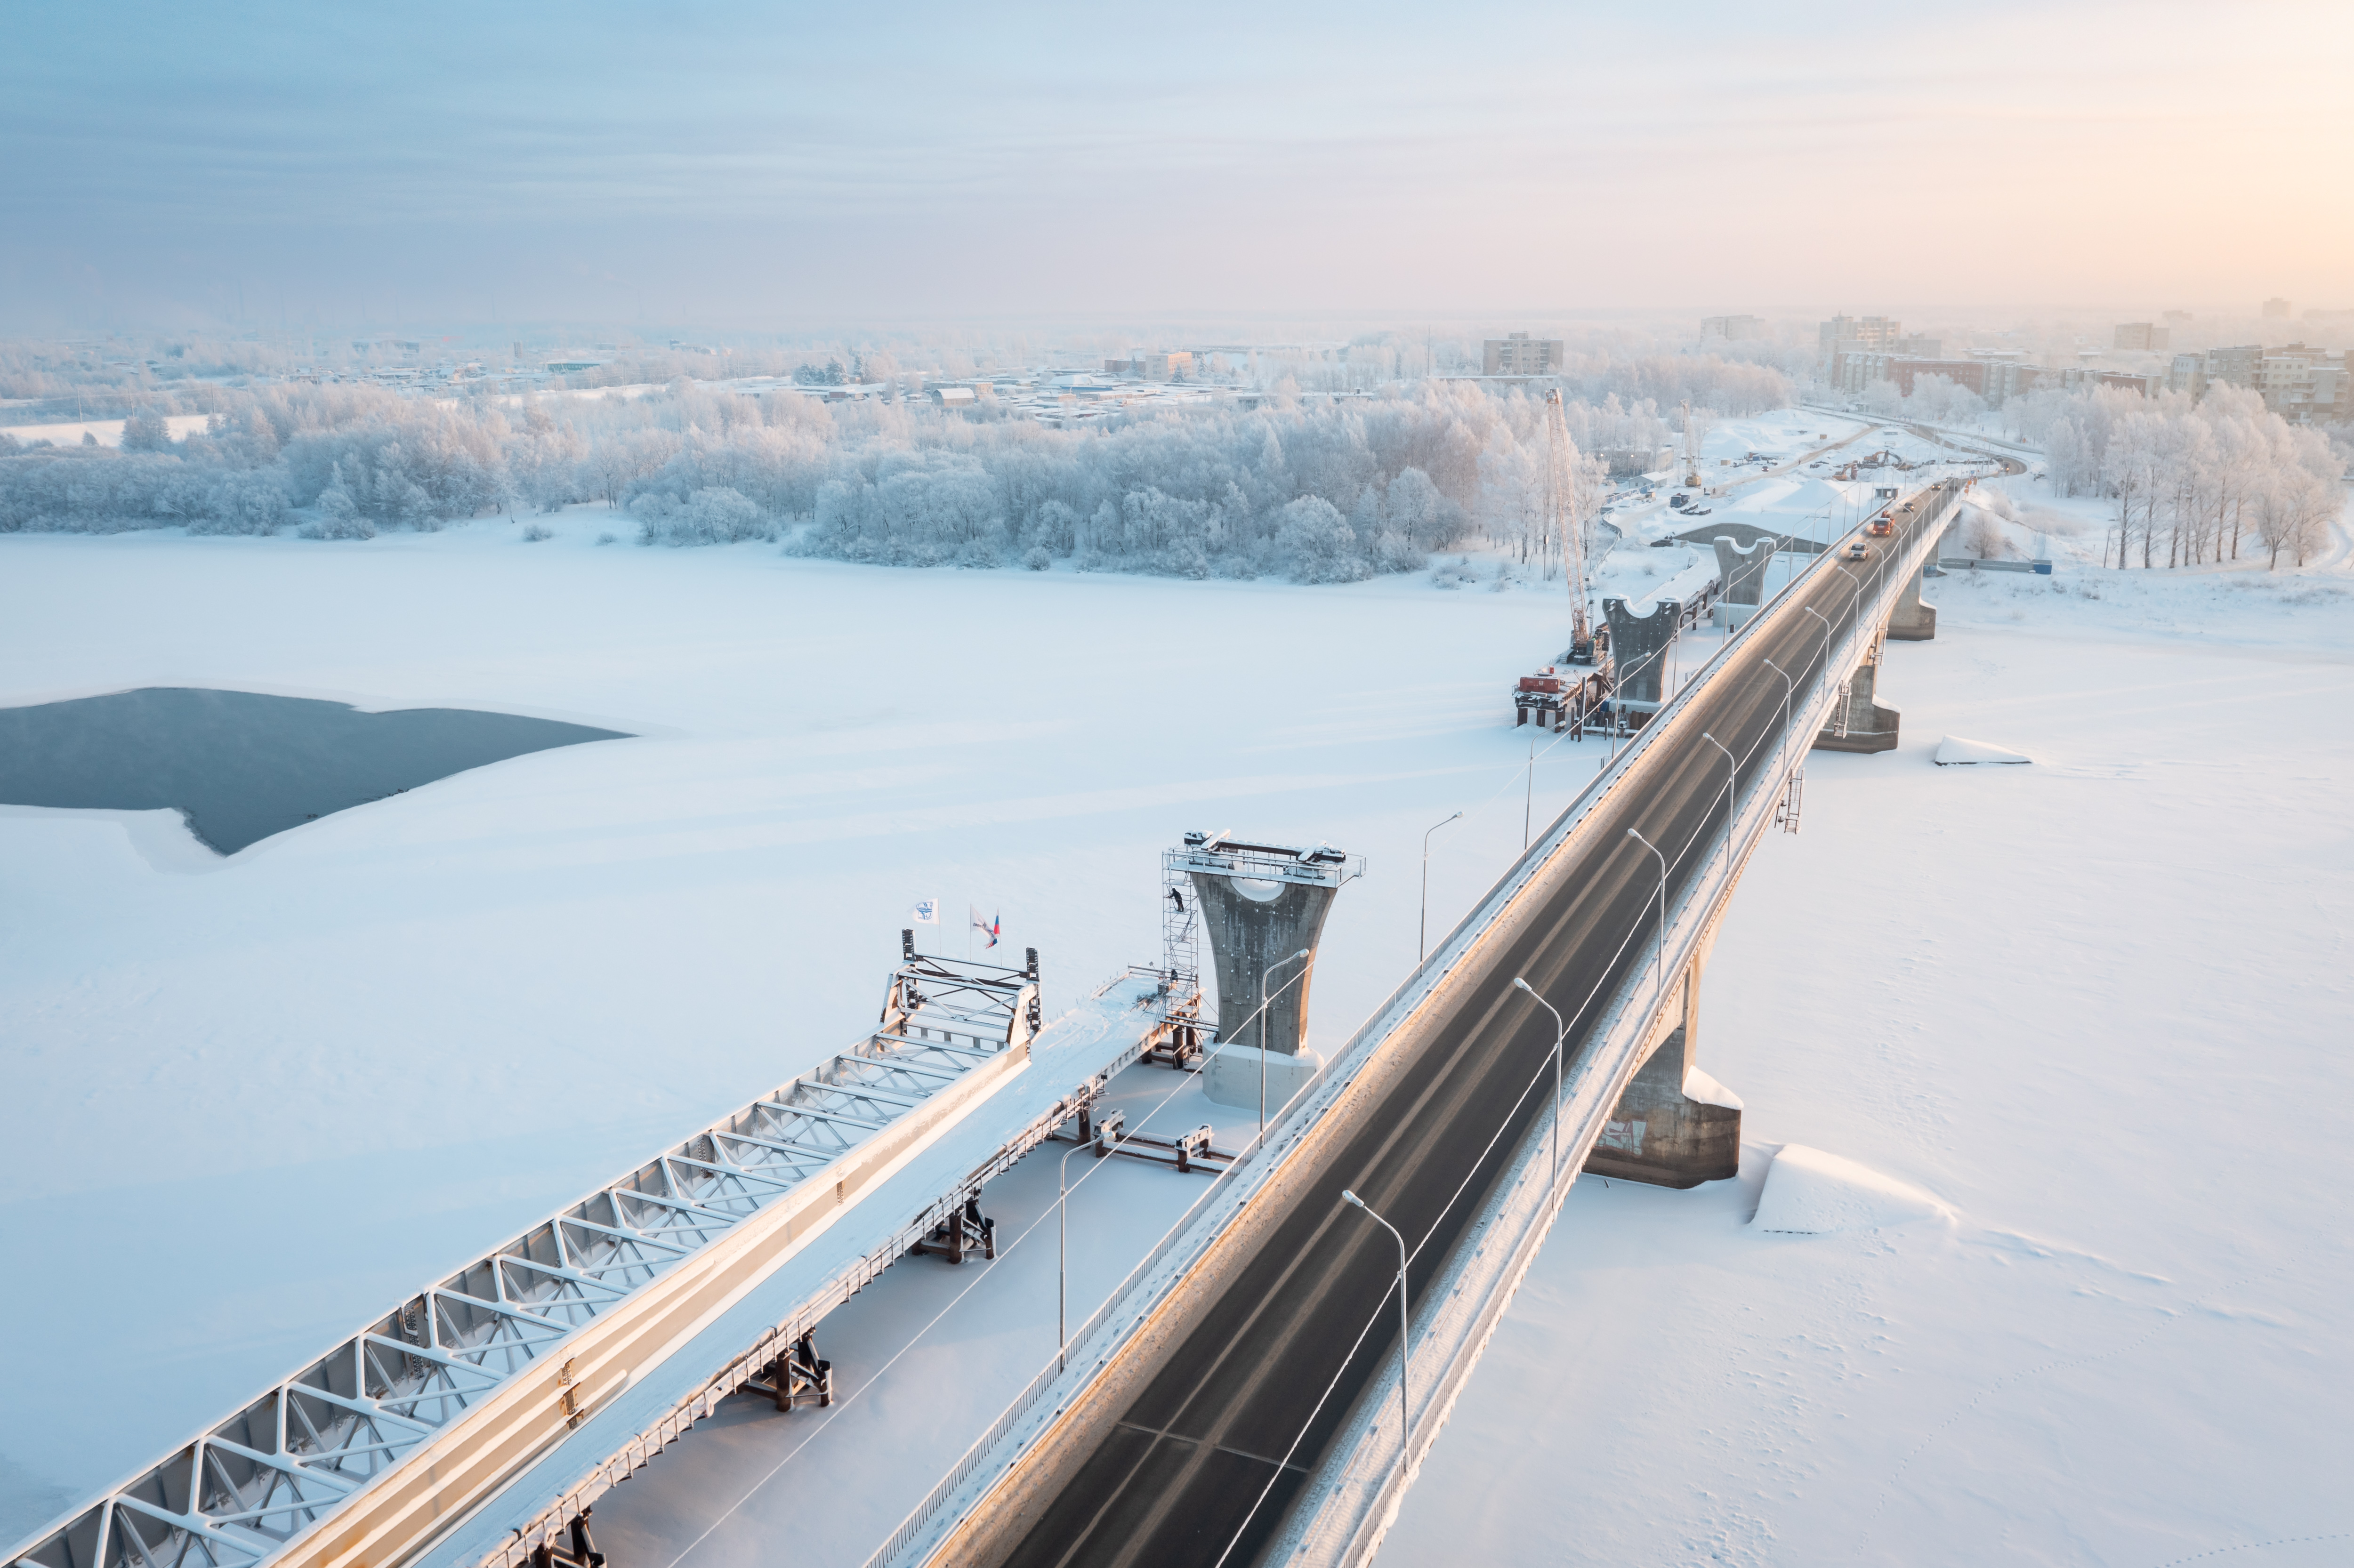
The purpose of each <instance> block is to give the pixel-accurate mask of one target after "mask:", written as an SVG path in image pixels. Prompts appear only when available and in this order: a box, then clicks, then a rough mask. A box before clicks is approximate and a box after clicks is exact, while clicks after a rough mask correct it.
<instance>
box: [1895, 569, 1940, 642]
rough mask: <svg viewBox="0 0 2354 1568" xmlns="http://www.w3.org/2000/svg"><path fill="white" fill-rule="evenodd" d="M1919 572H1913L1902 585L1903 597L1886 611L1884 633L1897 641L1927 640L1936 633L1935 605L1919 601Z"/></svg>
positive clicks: (1920, 574) (1931, 638)
mask: <svg viewBox="0 0 2354 1568" xmlns="http://www.w3.org/2000/svg"><path fill="white" fill-rule="evenodd" d="M1926 569H1927V568H1926V567H1924V568H1923V571H1925V570H1926ZM1921 578H1922V573H1921V572H1914V574H1913V578H1912V580H1911V581H1910V582H1907V583H1906V584H1905V585H1904V597H1903V598H1902V599H1898V600H1897V601H1896V608H1895V609H1893V610H1891V611H1889V612H1888V628H1887V630H1886V632H1885V633H1884V635H1886V636H1888V637H1892V638H1893V639H1895V640H1896V641H1899V642H1927V641H1932V640H1933V639H1935V637H1936V635H1937V607H1936V606H1935V605H1934V604H1924V603H1923V602H1921Z"/></svg>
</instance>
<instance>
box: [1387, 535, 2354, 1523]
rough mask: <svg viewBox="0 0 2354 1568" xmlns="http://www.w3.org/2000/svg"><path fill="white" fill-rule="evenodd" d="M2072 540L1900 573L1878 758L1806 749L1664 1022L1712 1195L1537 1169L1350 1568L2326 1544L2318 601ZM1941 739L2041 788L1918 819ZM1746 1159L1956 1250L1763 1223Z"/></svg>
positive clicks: (2346, 585) (1940, 800)
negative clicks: (1689, 1050)
mask: <svg viewBox="0 0 2354 1568" xmlns="http://www.w3.org/2000/svg"><path fill="white" fill-rule="evenodd" d="M2037 493H2038V495H2039V496H2040V495H2041V490H2040V488H2039V490H2038V492H2037ZM2072 504H2073V503H2072ZM2089 543H2090V544H2091V546H2094V548H2095V549H2096V547H2097V543H2098V532H2097V525H2095V528H2094V533H2093V534H2092V535H2091V536H2090V540H2089ZM2331 548H2332V551H2333V552H2336V551H2339V550H2343V549H2345V548H2346V545H2345V541H2344V539H2343V537H2342V535H2341V536H2339V537H2337V538H2333V540H2332V542H2331ZM2093 554H2094V550H2093V549H2088V550H2087V552H2086V555H2085V556H2084V557H2083V562H2084V564H2083V565H2081V566H2079V565H2077V564H2076V561H2077V559H2078V558H2077V557H2073V556H2062V557H2061V558H2060V560H2059V566H2058V574H2057V576H2056V577H2052V578H2042V577H2030V576H2026V575H2024V574H2020V575H2010V574H1980V576H1979V577H1978V578H1975V579H1973V578H1970V577H1965V576H1963V575H1961V574H1956V576H1954V577H1947V578H1945V579H1943V580H1940V581H1938V582H1935V583H1933V584H1931V585H1930V588H1929V589H1928V590H1927V597H1928V598H1929V599H1931V600H1932V601H1933V602H1935V603H1936V604H1937V606H1938V618H1937V635H1936V639H1935V641H1931V642H1923V643H1904V642H1892V643H1890V644H1889V645H1888V647H1887V650H1886V652H1885V659H1884V662H1883V663H1882V668H1881V673H1880V688H1879V689H1880V694H1881V700H1882V702H1885V703H1887V704H1888V705H1891V706H1893V707H1896V708H1900V709H1902V710H1903V715H1904V737H1903V742H1902V744H1901V745H1900V747H1898V749H1897V751H1896V752H1895V753H1894V754H1893V755H1882V756H1878V757H1862V756H1850V755H1840V754H1833V753H1825V752H1817V753H1814V754H1812V755H1810V756H1809V757H1808V758H1807V793H1806V817H1805V832H1802V833H1800V834H1799V835H1797V837H1795V838H1786V837H1783V836H1781V835H1773V836H1771V837H1770V838H1769V839H1768V841H1767V842H1765V843H1763V844H1761V845H1760V846H1759V847H1758V851H1757V853H1756V855H1755V858H1754V859H1753V860H1752V862H1751V863H1750V866H1749V868H1748V870H1747V872H1746V873H1745V874H1744V877H1743V880H1742V885H1741V887H1740V890H1739V891H1738V893H1736V894H1735V895H1734V899H1733V901H1732V904H1731V905H1730V906H1729V908H1728V910H1727V913H1726V916H1725V920H1724V925H1723V930H1722V933H1721V935H1720V936H1719V938H1718V939H1717V942H1716V945H1715V948H1714V949H1713V954H1712V958H1711V959H1710V962H1709V965H1708V969H1707V971H1706V975H1705V978H1704V980H1703V981H1702V988H1701V999H1700V1007H1699V1013H1698V1016H1699V1017H1700V1019H1701V1021H1702V1022H1701V1030H1700V1035H1699V1040H1698V1052H1699V1060H1700V1063H1701V1065H1702V1066H1704V1067H1705V1068H1706V1069H1707V1070H1708V1071H1709V1072H1710V1073H1711V1074H1712V1075H1714V1076H1717V1077H1719V1078H1722V1079H1723V1080H1724V1081H1725V1082H1728V1083H1734V1084H1738V1085H1740V1086H1741V1097H1742V1098H1743V1099H1744V1101H1746V1102H1747V1104H1746V1106H1745V1107H1744V1113H1743V1124H1744V1135H1745V1136H1746V1137H1747V1138H1748V1139H1752V1140H1759V1141H1753V1142H1751V1143H1750V1144H1749V1145H1747V1146H1746V1147H1745V1148H1744V1151H1743V1154H1744V1160H1743V1170H1742V1174H1741V1176H1740V1178H1739V1179H1738V1180H1735V1181H1720V1182H1711V1183H1709V1184H1707V1185H1705V1186H1702V1187H1699V1188H1695V1189H1693V1190H1691V1191H1690V1192H1671V1191H1666V1190H1662V1189H1658V1188H1649V1187H1643V1186H1640V1185H1638V1184H1635V1183H1631V1182H1628V1181H1609V1182H1607V1183H1605V1182H1604V1181H1602V1180H1600V1179H1598V1178H1591V1177H1589V1178H1587V1179H1585V1180H1584V1181H1579V1182H1578V1183H1577V1186H1576V1188H1575V1191H1574V1192H1572V1193H1571V1195H1570V1199H1569V1202H1568V1204H1567V1206H1566V1208H1565V1209H1564V1212H1563V1213H1562V1216H1561V1218H1560V1220H1559V1221H1558V1222H1557V1223H1556V1224H1555V1225H1554V1227H1553V1233H1552V1235H1551V1237H1550V1239H1549V1240H1548V1242H1547V1244H1546V1246H1545V1250H1544V1252H1543V1255H1541V1256H1540V1257H1539V1258H1538V1259H1537V1260H1536V1262H1535V1264H1534V1266H1532V1268H1531V1270H1530V1273H1529V1276H1528V1278H1527V1280H1526V1282H1525V1283H1524V1284H1523V1286H1522V1289H1521V1291H1520V1293H1519V1295H1518V1296H1517V1297H1516V1298H1514V1301H1513V1303H1512V1305H1511V1308H1510V1309H1509V1310H1508V1311H1507V1312H1506V1314H1505V1316H1504V1319H1503V1320H1502V1322H1501V1323H1500V1326H1499V1327H1498V1330H1497V1332H1496V1335H1495V1338H1494V1339H1493V1340H1491V1341H1490V1346H1489V1349H1488V1351H1487V1354H1486V1356H1485V1357H1484V1358H1483V1360H1482V1361H1481V1362H1480V1364H1479V1371H1478V1372H1477V1373H1476V1374H1475V1375H1474V1377H1473V1378H1472V1379H1471V1382H1470V1383H1469V1386H1468V1387H1467V1388H1466V1389H1465V1391H1464V1393H1463V1394H1462V1396H1461V1398H1460V1399H1459V1400H1458V1403H1457V1404H1456V1405H1455V1407H1454V1411H1453V1414H1452V1415H1451V1417H1450V1419H1449V1422H1448V1425H1447V1429H1446V1431H1445V1433H1444V1434H1443V1435H1442V1436H1441V1437H1440V1438H1439V1440H1438V1442H1437V1446H1436V1447H1435V1448H1434V1449H1433V1450H1432V1452H1431V1455H1430V1457H1429V1458H1428V1459H1427V1460H1426V1462H1425V1464H1424V1466H1423V1469H1422V1474H1421V1478H1420V1479H1419V1480H1418V1481H1417V1482H1416V1486H1415V1488H1414V1489H1413V1491H1412V1492H1410V1493H1409V1494H1408V1495H1407V1498H1406V1499H1405V1507H1404V1509H1403V1510H1401V1512H1400V1515H1399V1519H1398V1523H1397V1527H1396V1529H1395V1531H1394V1532H1393V1533H1392V1535H1391V1536H1390V1537H1389V1539H1388V1541H1387V1542H1385V1543H1384V1547H1383V1549H1382V1552H1381V1558H1380V1561H1381V1562H1382V1563H1388V1564H1394V1565H1401V1568H1416V1565H1419V1564H1423V1563H1456V1562H1477V1563H1488V1564H1498V1565H1506V1568H1540V1565H1543V1568H1553V1565H1555V1564H1559V1563H1564V1562H1567V1563H1724V1564H1741V1565H1744V1568H1767V1565H1772V1564H1781V1563H1906V1564H1917V1565H1920V1568H1978V1565H1979V1564H1983V1563H1989V1562H1996V1561H2001V1562H2027V1563H2147V1564H2158V1563H2170V1562H2176V1561H2178V1560H2182V1559H2188V1558H2191V1557H2194V1556H2196V1555H2198V1554H2200V1553H2205V1552H2215V1553H2223V1552H2227V1551H2229V1550H2230V1549H2234V1548H2253V1546H2255V1545H2256V1544H2259V1543H2264V1542H2299V1541H2300V1540H2301V1538H2305V1537H2311V1536H2321V1535H2328V1534H2332V1533H2342V1532H2343V1531H2345V1529H2346V1528H2347V1527H2346V1525H2345V1523H2344V1521H2343V1513H2344V1510H2343V1507H2342V1505H2341V1504H2340V1503H2339V1502H2338V1496H2339V1494H2341V1493H2342V1492H2343V1491H2344V1489H2345V1488H2344V1481H2343V1476H2344V1473H2345V1471H2346V1469H2347V1468H2348V1467H2349V1464H2354V1449H2349V1443H2348V1439H2347V1436H2346V1424H2345V1419H2344V1411H2345V1408H2346V1406H2347V1404H2348V1402H2349V1399H2354V1340H2349V1338H2348V1337H2347V1336H2346V1335H2344V1334H2343V1333H2341V1332H2340V1331H2339V1330H2338V1325H2339V1324H2341V1323H2342V1321H2343V1319H2344V1315H2345V1309H2344V1303H2345V1301H2346V1300H2347V1299H2348V1298H2349V1296H2354V1255H2349V1251H2348V1249H2347V1248H2345V1247H2344V1246H2342V1245H2335V1243H2334V1242H2327V1241H2322V1240H2317V1238H2329V1237H2337V1236H2339V1235H2341V1234H2343V1232H2344V1223H2345V1222H2344V1210H2345V1196H2344V1195H2345V1192H2347V1190H2348V1188H2349V1184H2354V1155H2349V1150H2348V1149H2347V1147H2346V1144H2345V1139H2343V1137H2342V1134H2341V1133H2340V1131H2339V1129H2338V1127H2337V1124H2336V1121H2335V1120H2334V1118H2332V1116H2331V1115H2330V1113H2329V1112H2328V1110H2327V1107H2330V1106H2334V1105H2336V1104H2338V1102H2340V1101H2342V1100H2344V1099H2346V1098H2347V1097H2349V1094H2354V1066H2349V1061H2348V1059H2347V1056H2346V1053H2345V1051H2344V1049H2343V1046H2342V1045H2341V1044H2340V1041H2341V1039H2342V1037H2343V1035H2344V1033H2345V1027H2344V1022H2345V1019H2346V1017H2347V1016H2348V1013H2349V982H2348V980H2347V976H2346V968H2345V962H2344V953H2343V951H2342V949H2343V947H2344V942H2345V933H2346V932H2347V931H2348V930H2349V929H2354V834H2349V832H2348V830H2347V825H2346V813H2345V800H2344V791H2345V780H2346V779H2348V778H2349V776H2354V582H2349V578H2348V577H2347V576H2345V575H2344V574H2342V573H2339V572H2333V571H2320V572H2317V571H2308V572H2304V573H2295V574H2292V573H2287V572H2283V573H2280V574H2277V575H2274V574H2267V573H2265V572H2264V571H2263V570H2262V569H2261V567H2260V566H2259V567H2258V568H2257V569H2254V570H2248V569H2244V568H2243V569H2241V570H2238V571H2236V572H2233V571H2226V572H2184V573H2174V574H2169V573H2167V572H2163V571H2159V572H2151V573H2144V572H2141V571H2138V570H2136V571H2130V572H2118V571H2107V572H2103V571H2101V570H2100V569H2099V568H2098V567H2096V566H2094V564H2092V556H2093ZM2056 555H2058V552H2056V551H2055V556H2056ZM1948 732H1957V733H1959V734H1962V735H1991V736H2001V737H2002V739H2003V740H2004V742H2005V743H2006V744H2007V745H2009V746H2010V747H2016V748H2019V749H2020V750H2023V751H2026V752H2028V753H2030V754H2031V755H2032V756H2034V757H2035V758H2037V760H2038V763H2039V766H2037V767H2033V768H2011V769H2008V770H2006V771H2005V776H2004V778H2003V779H2001V780H1999V782H2001V783H2002V784H2003V786H2004V788H2003V789H1997V790H1992V791H1988V790H1978V789H1966V790H1962V791H1960V792H1958V793H1956V792H1955V791H1954V790H1953V789H1950V788H1949V786H1950V785H1951V783H1952V782H1953V780H1954V779H1955V778H1956V774H1954V773H1951V772H1939V771H1936V770H1934V769H1930V768H1922V767H1920V766H1919V764H1920V763H1921V762H1924V761H1926V760H1927V759H1928V758H1929V757H1930V756H1931V755H1932V754H1933V752H1934V751H1935V747H1936V743H1937V741H1938V739H1939V737H1940V736H1942V735H1944V734H1946V733H1948ZM2186 921H2188V922H2189V924H2188V925H2186ZM2292 1086H2293V1087H2292ZM2284 1096H2286V1097H2284ZM2285 1107H2288V1108H2286V1109H2285ZM2296 1107H2306V1108H2305V1109H2298V1108H2296ZM2314 1107H2319V1108H2314ZM2308 1111H2310V1114H2307V1113H2308ZM1784 1142H1790V1143H1798V1144H1803V1145H1806V1146H1808V1147H1810V1148H1813V1149H1817V1150H1835V1151H1837V1152H1838V1153H1839V1154H1840V1155H1841V1156H1843V1157H1845V1158H1846V1159H1848V1160H1852V1161H1855V1162H1857V1163H1859V1164H1861V1165H1863V1166H1865V1167H1868V1168H1869V1169H1871V1170H1872V1171H1878V1172H1880V1173H1882V1174H1883V1175H1885V1176H1887V1177H1889V1178H1891V1179H1893V1180H1894V1181H1901V1182H1903V1183H1904V1184H1906V1185H1907V1186H1911V1187H1915V1188H1919V1189H1921V1190H1923V1191H1925V1192H1929V1193H1932V1194H1935V1196H1936V1198H1938V1199H1939V1200H1940V1201H1942V1202H1946V1203H1947V1204H1948V1205H1950V1206H1951V1207H1952V1208H1953V1209H1954V1210H1955V1211H1956V1214H1957V1216H1958V1218H1957V1219H1956V1222H1955V1223H1954V1224H1950V1225H1948V1224H1944V1223H1942V1222H1929V1221H1920V1222H1914V1223H1912V1224H1899V1225H1894V1226H1891V1227H1887V1228H1882V1229H1880V1230H1872V1231H1847V1232H1838V1233H1833V1234H1823V1235H1817V1236H1811V1237H1806V1238H1799V1237H1794V1236H1788V1235H1780V1234H1771V1233H1767V1232H1763V1231H1761V1230H1760V1229H1759V1228H1758V1227H1757V1226H1756V1225H1755V1224H1750V1223H1749V1222H1750V1216H1751V1213H1753V1211H1755V1208H1756V1207H1757V1205H1758V1202H1759V1197H1760V1192H1761V1188H1762V1186H1763V1184H1764V1182H1765V1176H1766V1172H1767V1170H1768V1168H1769V1165H1770V1162H1771V1160H1772V1151H1773V1150H1774V1147H1775V1146H1776V1144H1780V1143H1784ZM2344 1545H2345V1543H2344V1542H2342V1541H2338V1542H2319V1543H2314V1542H2306V1543H2304V1544H2285V1545H2278V1546H2271V1547H2267V1548H2266V1549H2265V1550H2263V1551H2256V1550H2253V1549H2251V1550H2247V1551H2244V1552H2240V1553H2239V1555H2243V1556H2245V1557H2247V1558H2248V1559H2250V1560H2251V1561H2253V1560H2256V1559H2259V1558H2260V1559H2262V1560H2263V1561H2264V1563H2266V1564H2267V1565H2268V1568H2269V1565H2270V1564H2272V1563H2274V1561H2275V1560H2277V1561H2278V1562H2280V1563H2294V1564H2296V1565H2297V1568H2307V1565H2311V1568H2319V1565H2320V1564H2323V1563H2333V1562H2338V1561H2342V1559H2343V1556H2344ZM2332 1553H2336V1554H2337V1555H2336V1556H2332V1555H2331V1554H2332Z"/></svg>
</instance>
